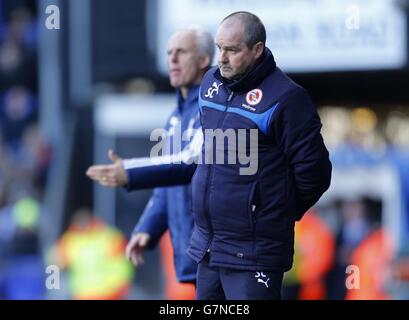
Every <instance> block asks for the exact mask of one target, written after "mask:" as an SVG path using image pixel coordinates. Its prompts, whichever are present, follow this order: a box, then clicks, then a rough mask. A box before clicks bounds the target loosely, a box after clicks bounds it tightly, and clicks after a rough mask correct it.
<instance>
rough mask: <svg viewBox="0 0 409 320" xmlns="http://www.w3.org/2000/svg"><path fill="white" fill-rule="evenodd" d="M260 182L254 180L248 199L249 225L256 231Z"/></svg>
mask: <svg viewBox="0 0 409 320" xmlns="http://www.w3.org/2000/svg"><path fill="white" fill-rule="evenodd" d="M258 186H259V184H258V182H254V183H253V185H252V186H251V188H250V194H249V199H248V209H247V211H248V216H249V225H250V228H251V230H253V231H254V228H255V224H256V222H257V216H256V211H257V206H258V201H257V200H258Z"/></svg>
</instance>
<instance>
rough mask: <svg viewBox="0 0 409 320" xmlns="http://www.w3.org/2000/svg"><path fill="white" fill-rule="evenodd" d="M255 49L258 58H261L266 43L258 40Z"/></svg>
mask: <svg viewBox="0 0 409 320" xmlns="http://www.w3.org/2000/svg"><path fill="white" fill-rule="evenodd" d="M253 51H254V53H255V57H256V59H258V58H260V57H261V55H262V54H263V51H264V43H262V42H261V41H260V42H257V43H256V44H255V45H254V47H253Z"/></svg>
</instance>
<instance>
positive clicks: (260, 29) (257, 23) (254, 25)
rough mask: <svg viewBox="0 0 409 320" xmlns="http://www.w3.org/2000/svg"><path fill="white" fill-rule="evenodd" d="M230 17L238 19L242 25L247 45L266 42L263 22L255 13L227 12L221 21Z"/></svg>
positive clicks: (251, 46) (250, 46) (251, 45)
mask: <svg viewBox="0 0 409 320" xmlns="http://www.w3.org/2000/svg"><path fill="white" fill-rule="evenodd" d="M230 18H236V19H239V20H240V22H241V23H243V26H244V36H245V42H246V45H247V47H249V48H253V46H254V45H255V44H256V43H258V42H262V43H263V44H264V45H265V44H266V38H267V33H266V28H265V27H264V24H263V22H261V20H260V18H259V17H257V16H256V15H255V14H252V13H251V12H247V11H237V12H233V13H232V14H229V15H228V16H227V17H226V18H224V19H223V20H222V22H221V23H223V22H225V21H227V20H229V19H230Z"/></svg>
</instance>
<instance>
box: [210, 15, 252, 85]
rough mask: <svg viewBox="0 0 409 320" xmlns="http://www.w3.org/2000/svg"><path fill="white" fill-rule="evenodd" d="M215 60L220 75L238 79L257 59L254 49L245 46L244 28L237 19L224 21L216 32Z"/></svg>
mask: <svg viewBox="0 0 409 320" xmlns="http://www.w3.org/2000/svg"><path fill="white" fill-rule="evenodd" d="M216 47H217V49H218V52H217V62H218V65H219V68H220V73H221V75H222V76H223V77H224V78H226V79H230V80H236V79H239V78H240V77H241V76H242V75H243V74H244V73H246V72H247V70H248V69H249V68H250V67H251V66H252V65H254V63H255V61H256V60H257V57H256V51H255V50H253V49H250V48H248V47H247V45H246V43H245V37H244V28H243V26H242V24H241V23H240V22H239V21H237V20H236V21H226V22H223V23H222V24H221V26H220V27H219V29H218V31H217V34H216Z"/></svg>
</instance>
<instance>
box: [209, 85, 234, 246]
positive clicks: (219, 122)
mask: <svg viewBox="0 0 409 320" xmlns="http://www.w3.org/2000/svg"><path fill="white" fill-rule="evenodd" d="M233 96H234V92H233V91H232V92H230V94H229V97H228V98H227V102H228V103H227V105H226V108H225V109H224V110H223V113H224V114H223V116H222V117H221V118H220V119H219V121H218V122H217V126H216V129H218V128H220V125H221V124H222V123H223V122H224V119H225V118H226V115H227V110H228V109H229V104H230V102H231V100H232V99H233ZM205 140H206V139H205ZM205 150H206V148H205ZM205 158H206V157H205ZM212 180H213V166H212V165H211V166H210V169H209V171H208V173H207V177H206V190H205V197H206V198H205V199H206V205H205V212H206V216H207V218H208V223H209V226H210V239H209V241H208V243H207V247H206V250H205V252H210V246H211V244H212V241H213V227H212V219H211V217H210V210H209V200H210V192H209V186H210V184H211V182H212Z"/></svg>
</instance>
